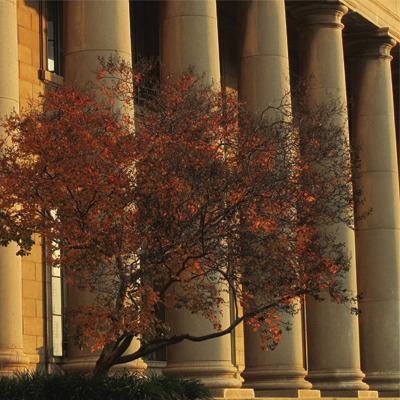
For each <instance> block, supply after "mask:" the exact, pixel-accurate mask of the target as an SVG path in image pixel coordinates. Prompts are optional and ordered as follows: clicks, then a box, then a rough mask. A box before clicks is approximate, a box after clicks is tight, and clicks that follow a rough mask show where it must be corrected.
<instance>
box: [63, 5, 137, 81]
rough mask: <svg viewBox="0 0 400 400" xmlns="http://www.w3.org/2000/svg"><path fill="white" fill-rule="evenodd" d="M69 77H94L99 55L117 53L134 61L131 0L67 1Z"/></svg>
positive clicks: (74, 78) (87, 79) (65, 19)
mask: <svg viewBox="0 0 400 400" xmlns="http://www.w3.org/2000/svg"><path fill="white" fill-rule="evenodd" d="M64 27H65V32H66V35H65V39H64V46H65V52H64V54H65V56H64V63H65V81H66V82H67V83H68V84H71V83H72V82H74V81H76V82H77V83H78V84H80V85H85V84H86V83H88V82H89V81H94V78H95V72H96V69H97V68H98V67H99V62H98V60H97V57H104V58H106V59H107V58H108V57H109V56H110V55H115V54H116V53H117V54H118V55H119V56H121V57H122V58H123V59H125V61H129V62H131V57H132V56H131V33H130V20H129V1H128V0H118V1H91V0H71V1H65V2H64Z"/></svg>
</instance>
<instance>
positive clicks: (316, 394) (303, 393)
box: [255, 389, 321, 399]
mask: <svg viewBox="0 0 400 400" xmlns="http://www.w3.org/2000/svg"><path fill="white" fill-rule="evenodd" d="M255 393H256V397H285V398H287V397H289V398H295V399H300V398H302V399H304V398H307V399H308V398H320V397H321V392H320V391H319V390H285V389H282V390H256V391H255Z"/></svg>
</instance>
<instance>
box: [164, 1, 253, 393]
mask: <svg viewBox="0 0 400 400" xmlns="http://www.w3.org/2000/svg"><path fill="white" fill-rule="evenodd" d="M160 22H161V29H160V34H161V59H162V62H163V64H164V66H165V68H166V72H167V73H170V72H172V73H177V74H179V73H182V72H183V71H185V70H186V69H187V68H188V67H189V66H193V67H194V68H195V72H196V73H198V74H202V73H205V79H204V81H205V82H206V83H211V82H212V81H214V82H215V83H216V84H219V81H220V69H219V68H220V66H219V49H218V27H217V8H216V1H215V0H207V1H183V0H182V1H181V0H179V1H169V0H168V1H164V2H162V10H161V21H160ZM222 295H223V296H225V304H226V307H225V310H224V311H223V312H224V315H223V317H222V318H221V320H220V322H221V324H222V329H225V328H227V327H228V326H229V316H230V312H229V309H228V307H229V295H228V294H225V295H224V294H222ZM166 318H167V322H168V323H169V325H170V327H171V333H170V335H171V336H172V335H174V334H182V333H190V334H192V335H198V336H201V335H205V334H209V333H211V332H213V331H214V329H213V324H212V323H211V322H209V321H206V320H205V319H204V317H200V316H197V315H193V314H191V313H190V312H189V311H186V310H176V309H172V310H167V311H166ZM163 372H164V373H165V374H174V375H178V374H179V375H181V376H183V377H187V378H198V379H201V380H202V382H203V383H204V384H205V386H207V387H209V388H211V392H212V395H213V396H215V397H236V398H237V397H243V396H245V397H253V396H254V393H253V391H252V390H243V389H240V390H238V389H236V388H240V386H241V382H240V381H239V380H237V379H235V378H234V377H233V375H234V373H235V372H236V368H235V367H234V366H233V365H232V362H231V339H230V336H229V335H225V336H223V337H220V338H216V339H212V340H208V341H206V342H199V343H192V342H186V341H184V342H182V343H180V344H178V345H174V346H171V347H168V348H167V367H166V368H165V369H164V370H163Z"/></svg>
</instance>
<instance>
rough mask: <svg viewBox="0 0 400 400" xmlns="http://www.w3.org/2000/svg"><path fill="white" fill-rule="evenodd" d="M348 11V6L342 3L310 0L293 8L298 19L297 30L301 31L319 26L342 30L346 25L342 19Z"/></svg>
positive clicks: (293, 12) (292, 10)
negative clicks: (312, 0) (313, 0)
mask: <svg viewBox="0 0 400 400" xmlns="http://www.w3.org/2000/svg"><path fill="white" fill-rule="evenodd" d="M347 11H348V8H347V7H346V6H345V5H343V4H340V3H319V2H310V3H307V4H305V5H301V6H295V7H293V8H292V9H291V12H292V14H293V15H294V16H295V17H296V18H297V19H298V24H297V30H298V31H299V32H300V31H303V30H306V29H315V28H319V27H330V28H336V29H340V30H342V29H343V28H344V25H343V24H342V23H341V20H342V17H343V15H345V14H346V13H347Z"/></svg>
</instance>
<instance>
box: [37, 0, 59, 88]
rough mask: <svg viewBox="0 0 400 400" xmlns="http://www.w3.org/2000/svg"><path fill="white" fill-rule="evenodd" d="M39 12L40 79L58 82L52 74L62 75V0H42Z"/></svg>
mask: <svg viewBox="0 0 400 400" xmlns="http://www.w3.org/2000/svg"><path fill="white" fill-rule="evenodd" d="M40 14H41V15H40V24H41V26H40V31H41V41H40V50H41V66H40V79H42V80H44V81H50V82H53V83H58V84H60V83H62V81H60V80H57V78H55V77H54V75H58V76H62V75H63V26H62V21H63V2H62V1H51V0H47V1H46V0H42V1H41V2H40ZM49 72H51V73H52V74H49ZM53 74H54V75H53Z"/></svg>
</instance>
